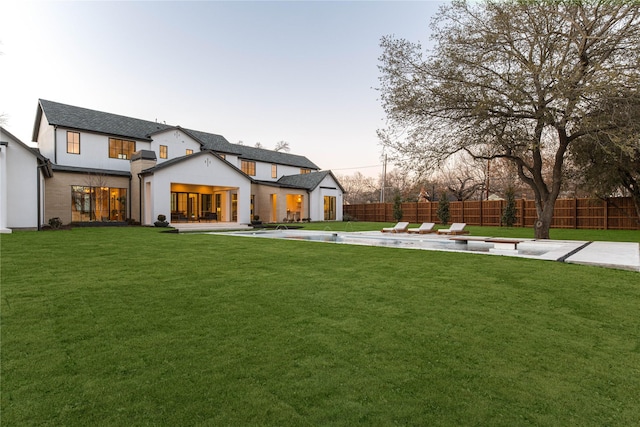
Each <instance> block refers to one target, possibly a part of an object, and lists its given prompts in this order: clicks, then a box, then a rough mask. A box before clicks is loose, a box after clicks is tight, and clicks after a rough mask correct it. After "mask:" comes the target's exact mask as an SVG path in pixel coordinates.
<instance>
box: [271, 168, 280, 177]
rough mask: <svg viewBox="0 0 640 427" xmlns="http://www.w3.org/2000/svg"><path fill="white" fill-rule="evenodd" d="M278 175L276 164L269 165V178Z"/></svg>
mask: <svg viewBox="0 0 640 427" xmlns="http://www.w3.org/2000/svg"><path fill="white" fill-rule="evenodd" d="M277 177H278V165H271V178H277Z"/></svg>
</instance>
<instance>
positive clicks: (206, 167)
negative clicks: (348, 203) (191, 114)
mask: <svg viewBox="0 0 640 427" xmlns="http://www.w3.org/2000/svg"><path fill="white" fill-rule="evenodd" d="M0 131H1V133H0V230H4V231H5V232H7V231H10V230H11V229H13V228H40V227H41V226H42V225H44V224H47V223H48V221H49V219H51V218H56V217H57V218H60V220H61V221H62V223H63V224H68V223H79V222H95V221H101V222H114V221H118V222H119V221H127V220H130V221H136V222H140V223H141V224H143V225H151V224H153V223H154V222H155V221H156V220H157V217H158V215H165V216H166V217H167V220H168V221H170V222H172V223H177V222H190V221H200V222H202V221H218V222H226V223H237V224H249V223H251V221H252V220H254V219H257V217H259V219H260V220H261V221H263V222H280V221H284V220H287V221H301V220H311V221H320V220H336V221H341V220H342V198H343V193H344V191H343V189H342V187H341V186H340V183H339V182H338V181H337V179H336V177H335V176H334V175H333V174H332V173H331V171H321V170H320V168H319V167H318V166H316V165H315V164H314V163H313V162H311V161H310V160H309V159H307V158H306V157H304V156H299V155H294V154H289V153H284V152H276V151H272V150H266V149H261V148H254V147H248V146H244V145H239V144H231V143H229V142H228V141H227V140H226V139H225V138H224V137H223V136H221V135H216V134H211V133H206V132H202V131H196V130H191V129H187V128H182V127H180V126H171V125H167V124H164V123H157V122H155V121H146V120H140V119H135V118H131V117H125V116H120V115H116V114H111V113H104V112H100V111H95V110H90V109H86V108H80V107H75V106H71V105H66V104H61V103H57V102H52V101H46V100H40V101H39V103H38V109H37V113H36V119H35V124H34V129H33V141H34V142H35V143H36V144H37V149H34V148H30V147H29V146H27V145H26V144H24V143H22V142H21V141H19V140H18V139H17V138H15V137H14V136H13V135H11V134H10V133H9V132H7V131H6V130H4V129H1V128H0Z"/></svg>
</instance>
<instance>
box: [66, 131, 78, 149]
mask: <svg viewBox="0 0 640 427" xmlns="http://www.w3.org/2000/svg"><path fill="white" fill-rule="evenodd" d="M67 153H70V154H80V133H79V132H71V131H69V132H67Z"/></svg>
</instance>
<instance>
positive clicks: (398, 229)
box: [381, 222, 409, 233]
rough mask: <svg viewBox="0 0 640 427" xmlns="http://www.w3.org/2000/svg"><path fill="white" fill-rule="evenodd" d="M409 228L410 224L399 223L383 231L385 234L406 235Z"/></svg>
mask: <svg viewBox="0 0 640 427" xmlns="http://www.w3.org/2000/svg"><path fill="white" fill-rule="evenodd" d="M408 228H409V223H408V222H399V223H397V224H396V225H394V226H393V227H387V228H383V229H382V230H381V231H382V232H383V233H406V232H407V229H408Z"/></svg>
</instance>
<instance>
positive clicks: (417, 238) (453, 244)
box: [214, 230, 555, 257]
mask: <svg viewBox="0 0 640 427" xmlns="http://www.w3.org/2000/svg"><path fill="white" fill-rule="evenodd" d="M214 234H219V233H214ZM224 234H225V235H234V236H246V237H258V238H270V239H290V240H305V241H311V242H324V243H337V244H349V245H365V246H384V247H394V248H403V249H422V250H436V251H455V252H475V253H486V254H498V255H509V256H526V257H539V256H542V255H544V254H546V253H547V252H549V251H550V250H552V249H555V247H553V246H551V245H549V244H546V245H543V244H540V242H534V241H532V242H531V244H527V243H521V244H520V245H518V246H519V248H518V250H514V251H496V250H493V244H491V243H486V242H482V241H469V242H461V241H454V240H449V239H448V238H447V237H445V236H440V235H434V234H422V235H420V234H418V235H415V234H382V233H380V232H351V233H346V232H332V231H310V230H259V231H236V232H229V233H224Z"/></svg>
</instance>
